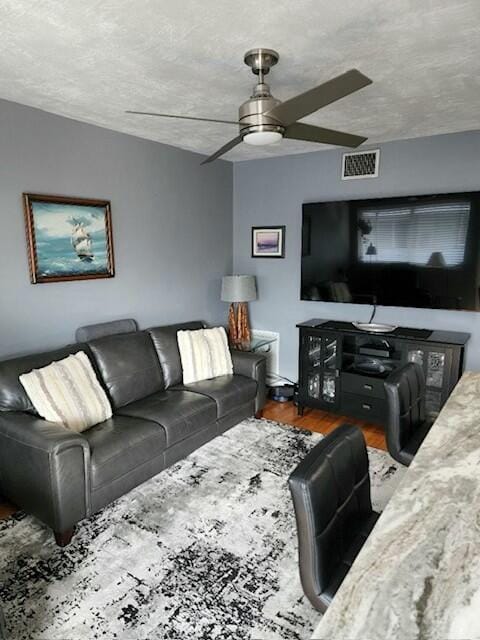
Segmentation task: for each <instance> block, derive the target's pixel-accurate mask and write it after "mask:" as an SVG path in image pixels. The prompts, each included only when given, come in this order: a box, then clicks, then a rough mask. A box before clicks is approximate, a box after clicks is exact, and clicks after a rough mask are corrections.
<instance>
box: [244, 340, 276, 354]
mask: <svg viewBox="0 0 480 640" xmlns="http://www.w3.org/2000/svg"><path fill="white" fill-rule="evenodd" d="M276 340H277V339H276V338H252V339H251V340H250V342H249V343H248V344H244V345H240V346H235V347H234V349H237V350H238V351H248V352H250V353H259V352H260V353H268V352H269V351H270V345H272V344H273V343H274V342H276Z"/></svg>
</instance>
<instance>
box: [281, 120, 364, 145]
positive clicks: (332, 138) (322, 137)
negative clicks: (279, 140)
mask: <svg viewBox="0 0 480 640" xmlns="http://www.w3.org/2000/svg"><path fill="white" fill-rule="evenodd" d="M283 137H284V138H291V139H292V140H306V141H308V142H321V143H322V144H336V145H339V146H340V147H358V146H359V145H360V144H362V142H365V140H367V138H364V137H363V136H356V135H354V134H353V133H343V131H335V130H334V129H324V128H323V127H314V126H313V125H311V124H304V123H303V122H295V123H294V124H291V125H290V126H288V127H287V128H286V129H285V133H284V134H283Z"/></svg>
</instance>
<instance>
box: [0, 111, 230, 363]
mask: <svg viewBox="0 0 480 640" xmlns="http://www.w3.org/2000/svg"><path fill="white" fill-rule="evenodd" d="M201 159H202V158H201V156H199V155H197V154H194V153H189V152H187V151H181V150H179V149H174V148H173V147H168V146H166V145H161V144H158V143H154V142H148V141H146V140H141V139H139V138H135V137H132V136H127V135H123V134H120V133H115V132H113V131H109V130H106V129H102V128H99V127H94V126H91V125H88V124H82V123H80V122H76V121H73V120H69V119H66V118H62V117H59V116H55V115H52V114H47V113H45V112H42V111H39V110H35V109H31V108H29V107H24V106H21V105H18V104H14V103H11V102H5V101H0V229H1V234H0V243H1V250H0V357H2V356H8V355H13V354H17V353H26V352H28V351H30V350H32V351H33V350H39V349H41V348H49V347H51V346H55V345H59V344H62V343H65V342H68V341H72V340H73V335H74V330H75V328H76V327H77V326H79V325H82V324H86V323H92V322H99V321H104V320H110V319H115V318H121V317H134V318H136V319H137V320H138V321H139V322H140V324H141V325H142V326H148V325H151V324H155V323H158V324H160V323H165V322H170V321H172V322H173V321H177V320H184V319H192V318H202V319H205V320H207V321H212V322H220V321H222V320H223V321H224V319H225V316H226V311H227V309H226V306H225V305H224V304H223V303H221V302H220V301H219V297H220V279H221V276H222V275H224V274H225V273H229V272H230V271H231V268H232V240H231V239H232V165H231V164H230V163H228V162H222V161H220V162H215V163H213V164H211V165H207V166H205V167H201V166H200V161H201ZM24 191H26V192H36V193H49V194H60V195H72V196H82V197H92V198H104V199H107V200H111V205H112V220H113V241H114V249H115V263H116V276H115V277H114V278H112V279H107V280H87V281H82V282H65V283H58V284H51V283H49V284H37V285H32V284H30V281H29V272H28V263H27V252H26V245H25V230H24V222H23V210H22V200H21V194H22V192H24Z"/></svg>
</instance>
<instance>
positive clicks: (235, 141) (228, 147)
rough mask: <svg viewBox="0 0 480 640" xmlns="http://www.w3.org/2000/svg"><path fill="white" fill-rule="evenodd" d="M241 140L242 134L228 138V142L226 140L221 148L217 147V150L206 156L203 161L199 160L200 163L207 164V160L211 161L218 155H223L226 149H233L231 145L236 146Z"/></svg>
mask: <svg viewBox="0 0 480 640" xmlns="http://www.w3.org/2000/svg"><path fill="white" fill-rule="evenodd" d="M242 140H243V138H242V136H237V137H236V138H233V140H230V142H227V144H224V145H223V147H222V148H221V149H219V150H218V151H215V153H214V154H213V155H211V156H208V158H207V159H206V160H204V161H203V162H201V163H200V164H207V162H213V161H214V160H216V159H217V158H219V157H220V156H223V154H224V153H227V151H230V149H233V147H236V146H237V144H240V142H241V141H242Z"/></svg>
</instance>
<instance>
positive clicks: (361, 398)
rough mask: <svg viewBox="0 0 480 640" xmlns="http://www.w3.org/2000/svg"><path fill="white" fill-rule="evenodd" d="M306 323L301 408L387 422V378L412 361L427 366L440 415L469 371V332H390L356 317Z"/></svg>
mask: <svg viewBox="0 0 480 640" xmlns="http://www.w3.org/2000/svg"><path fill="white" fill-rule="evenodd" d="M297 327H298V328H299V329H300V350H299V396H298V398H299V401H298V410H299V413H300V414H301V413H303V409H304V407H312V408H317V409H323V410H324V411H330V412H332V413H338V414H342V415H346V416H351V417H353V418H358V419H360V420H367V421H369V422H375V423H379V424H384V423H385V421H386V417H387V406H386V399H385V392H384V386H383V382H384V380H385V378H386V377H387V376H388V375H389V373H390V372H391V371H393V370H394V369H396V368H398V367H400V366H402V365H403V364H405V363H406V362H418V363H419V364H421V365H422V367H423V370H424V372H425V379H426V383H427V397H426V405H427V412H428V413H429V415H430V416H431V417H435V416H437V415H438V413H439V411H440V409H441V408H442V407H443V405H444V404H445V401H446V400H447V398H448V396H449V395H450V393H451V392H452V390H453V388H454V387H455V385H456V384H457V381H458V379H459V378H460V376H461V375H462V372H463V361H464V354H465V345H466V343H467V341H468V339H469V337H470V334H468V333H458V332H455V331H438V330H435V331H430V330H428V329H409V328H404V327H398V328H397V329H395V331H392V332H390V333H384V334H377V333H375V334H374V333H369V332H365V331H362V330H360V329H357V328H356V327H355V326H354V325H353V324H352V323H350V322H341V321H335V320H319V319H314V320H309V321H308V322H302V323H300V324H298V325H297Z"/></svg>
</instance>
